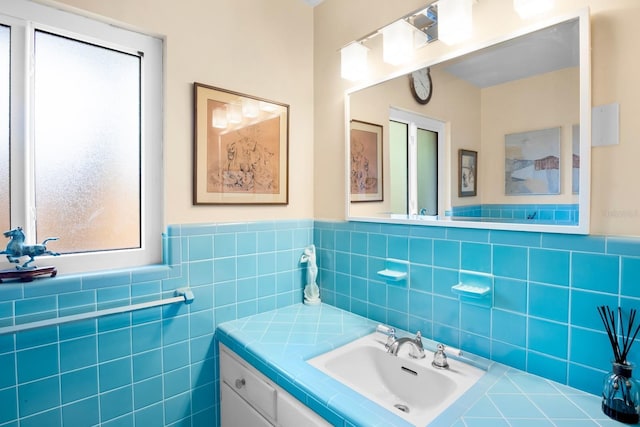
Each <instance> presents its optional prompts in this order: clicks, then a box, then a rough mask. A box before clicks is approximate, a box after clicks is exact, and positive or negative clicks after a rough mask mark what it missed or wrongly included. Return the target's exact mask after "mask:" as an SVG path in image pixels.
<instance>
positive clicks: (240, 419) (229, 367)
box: [220, 344, 330, 427]
mask: <svg viewBox="0 0 640 427" xmlns="http://www.w3.org/2000/svg"><path fill="white" fill-rule="evenodd" d="M220 423H221V426H222V427H235V426H257V427H262V426H279V427H280V426H281V427H299V426H329V425H330V424H329V423H327V422H326V421H325V420H324V419H323V418H322V417H320V416H319V415H318V414H316V413H315V412H313V411H312V410H310V409H309V408H307V407H306V406H305V405H303V404H302V403H301V402H300V401H298V400H297V399H296V398H294V397H293V396H291V395H290V394H289V393H287V392H286V391H284V390H283V389H282V388H280V387H278V386H277V385H276V384H274V383H273V382H272V381H271V380H269V379H268V378H267V377H265V376H264V375H262V374H261V373H260V372H258V370H256V369H255V368H254V367H253V366H251V365H250V364H248V363H247V362H246V361H245V360H243V359H242V358H241V357H240V356H238V355H237V354H235V353H234V352H233V351H231V350H230V349H229V348H228V347H226V346H225V345H224V344H220Z"/></svg>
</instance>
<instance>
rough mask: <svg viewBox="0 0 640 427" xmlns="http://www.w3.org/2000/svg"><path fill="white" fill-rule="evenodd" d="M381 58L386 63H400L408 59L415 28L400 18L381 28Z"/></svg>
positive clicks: (412, 46)
mask: <svg viewBox="0 0 640 427" xmlns="http://www.w3.org/2000/svg"><path fill="white" fill-rule="evenodd" d="M380 31H381V32H382V60H383V61H384V62H386V63H387V64H391V65H400V64H404V63H405V62H407V61H409V60H410V59H411V58H412V57H413V52H414V49H415V48H414V37H415V36H414V32H415V31H417V30H416V28H415V27H414V26H413V25H411V24H409V23H408V22H407V21H405V20H404V19H400V20H398V21H396V22H394V23H392V24H390V25H387V26H386V27H384V28H383V29H382V30H380Z"/></svg>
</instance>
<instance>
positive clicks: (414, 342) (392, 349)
mask: <svg viewBox="0 0 640 427" xmlns="http://www.w3.org/2000/svg"><path fill="white" fill-rule="evenodd" d="M405 344H409V345H410V346H411V351H410V352H409V357H412V358H414V359H423V358H424V357H425V354H424V347H423V346H422V334H421V333H420V331H418V333H416V336H415V338H409V337H404V338H398V339H396V340H394V341H393V343H391V345H390V346H389V347H388V349H387V352H388V353H391V354H392V355H394V356H397V355H398V351H400V347H402V346H403V345H405Z"/></svg>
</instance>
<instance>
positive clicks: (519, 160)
mask: <svg viewBox="0 0 640 427" xmlns="http://www.w3.org/2000/svg"><path fill="white" fill-rule="evenodd" d="M505 194H506V195H507V196H514V195H533V194H560V128H559V127H557V128H550V129H542V130H534V131H529V132H521V133H512V134H509V135H506V136H505Z"/></svg>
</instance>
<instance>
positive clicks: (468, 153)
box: [458, 149, 478, 197]
mask: <svg viewBox="0 0 640 427" xmlns="http://www.w3.org/2000/svg"><path fill="white" fill-rule="evenodd" d="M465 182H466V183H467V184H465ZM469 182H472V183H473V184H472V185H471V184H468V183H469ZM477 195H478V152H477V151H472V150H464V149H460V150H458V197H472V196H477Z"/></svg>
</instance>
